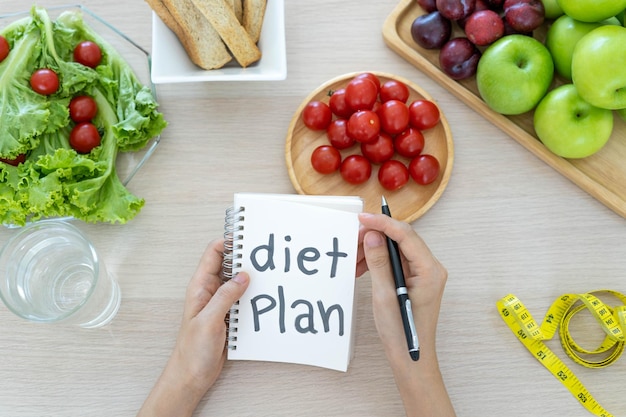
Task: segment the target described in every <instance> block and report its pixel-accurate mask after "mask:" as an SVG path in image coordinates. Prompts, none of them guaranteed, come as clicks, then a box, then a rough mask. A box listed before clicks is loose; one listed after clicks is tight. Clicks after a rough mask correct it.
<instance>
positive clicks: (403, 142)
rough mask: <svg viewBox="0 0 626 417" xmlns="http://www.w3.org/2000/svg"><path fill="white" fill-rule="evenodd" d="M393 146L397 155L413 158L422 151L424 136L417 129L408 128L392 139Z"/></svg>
mask: <svg viewBox="0 0 626 417" xmlns="http://www.w3.org/2000/svg"><path fill="white" fill-rule="evenodd" d="M393 146H394V148H395V149H396V152H398V154H399V155H401V156H404V157H406V158H415V157H416V156H417V155H419V154H420V153H421V152H422V150H423V149H424V135H423V134H422V132H421V131H420V130H419V129H415V128H414V127H409V128H408V129H407V130H405V131H404V132H402V133H400V134H399V135H398V136H396V137H395V138H394V140H393Z"/></svg>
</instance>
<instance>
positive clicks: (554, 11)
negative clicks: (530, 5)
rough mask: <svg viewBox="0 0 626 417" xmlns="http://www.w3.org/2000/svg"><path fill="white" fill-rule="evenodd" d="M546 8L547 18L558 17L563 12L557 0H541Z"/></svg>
mask: <svg viewBox="0 0 626 417" xmlns="http://www.w3.org/2000/svg"><path fill="white" fill-rule="evenodd" d="M541 2H542V3H543V8H544V10H545V16H546V19H556V18H557V17H559V16H561V15H562V14H563V9H561V6H559V3H558V2H557V0H541Z"/></svg>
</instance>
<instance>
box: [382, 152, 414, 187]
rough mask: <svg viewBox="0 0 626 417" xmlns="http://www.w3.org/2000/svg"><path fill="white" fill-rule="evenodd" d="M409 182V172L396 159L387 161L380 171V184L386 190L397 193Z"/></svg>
mask: <svg viewBox="0 0 626 417" xmlns="http://www.w3.org/2000/svg"><path fill="white" fill-rule="evenodd" d="M408 181H409V170H408V169H407V168H406V165H404V164H403V163H402V162H400V161H398V160H396V159H390V160H389V161H385V162H384V163H383V164H382V165H381V167H380V169H379V170H378V182H380V185H382V186H383V188H385V189H386V190H389V191H396V190H399V189H400V188H402V187H404V186H405V185H406V183H407V182H408Z"/></svg>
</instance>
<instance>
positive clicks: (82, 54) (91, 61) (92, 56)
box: [74, 41, 102, 68]
mask: <svg viewBox="0 0 626 417" xmlns="http://www.w3.org/2000/svg"><path fill="white" fill-rule="evenodd" d="M101 60H102V51H101V50H100V47H99V46H98V44H96V43H94V42H91V41H83V42H80V43H79V44H78V45H76V47H74V61H76V62H78V63H79V64H83V65H84V66H86V67H90V68H95V67H97V66H98V65H99V64H100V61H101Z"/></svg>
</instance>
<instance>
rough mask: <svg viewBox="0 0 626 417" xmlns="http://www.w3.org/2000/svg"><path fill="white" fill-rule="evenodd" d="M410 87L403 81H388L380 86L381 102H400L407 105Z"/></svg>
mask: <svg viewBox="0 0 626 417" xmlns="http://www.w3.org/2000/svg"><path fill="white" fill-rule="evenodd" d="M409 95H410V92H409V87H407V86H406V84H405V83H403V82H402V81H397V80H388V81H385V82H384V83H383V84H382V85H381V86H380V101H382V102H383V103H384V102H385V101H389V100H398V101H401V102H403V103H406V102H407V100H408V99H409Z"/></svg>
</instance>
